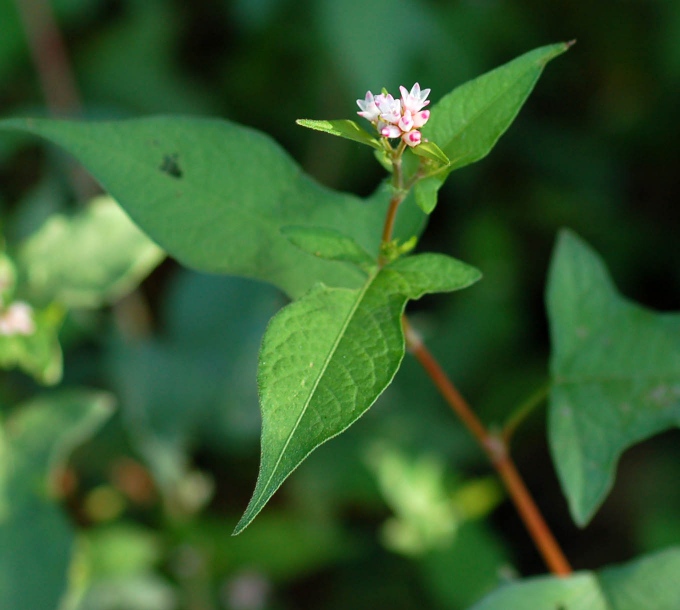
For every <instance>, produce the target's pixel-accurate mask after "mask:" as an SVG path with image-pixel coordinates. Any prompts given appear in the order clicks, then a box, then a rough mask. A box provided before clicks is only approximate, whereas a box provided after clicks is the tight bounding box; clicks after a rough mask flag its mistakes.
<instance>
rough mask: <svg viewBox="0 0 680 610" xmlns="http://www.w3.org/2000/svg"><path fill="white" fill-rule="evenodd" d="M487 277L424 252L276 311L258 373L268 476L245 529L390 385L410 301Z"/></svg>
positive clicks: (263, 475) (240, 525) (259, 485)
mask: <svg viewBox="0 0 680 610" xmlns="http://www.w3.org/2000/svg"><path fill="white" fill-rule="evenodd" d="M479 278H480V273H479V272H478V271H477V270H476V269H474V268H472V267H469V266H468V265H465V264H463V263H461V262H459V261H457V260H455V259H452V258H449V257H446V256H443V255H438V254H420V255H417V256H411V257H407V258H402V259H399V260H398V261H396V262H394V263H393V264H391V265H389V266H387V267H385V268H383V269H382V270H380V271H378V272H375V273H373V274H372V275H371V276H370V277H369V278H368V279H367V280H366V281H365V283H364V285H363V286H362V287H361V288H359V289H355V290H350V289H343V288H328V287H326V286H323V285H318V286H316V287H315V288H314V289H313V290H312V291H310V292H309V293H308V294H306V295H305V296H304V297H303V298H301V299H299V300H297V301H295V302H294V303H292V304H290V305H288V306H287V307H285V308H284V309H282V310H281V311H280V312H279V313H278V314H277V315H276V316H275V317H274V318H273V319H272V321H271V323H270V325H269V327H268V329H267V332H266V334H265V337H264V341H263V344H262V349H261V351H260V366H259V372H258V384H259V389H260V402H261V407H262V420H263V421H262V457H261V463H260V474H259V476H258V480H257V485H256V488H255V492H254V494H253V497H252V499H251V501H250V504H249V505H248V508H247V509H246V512H245V514H244V515H243V517H242V518H241V521H240V522H239V523H238V525H237V526H236V530H235V532H236V533H238V532H240V531H242V530H243V529H244V528H245V527H246V526H247V525H248V524H249V523H250V522H251V521H252V520H253V518H254V517H255V516H256V515H257V513H258V512H259V511H260V510H261V509H262V507H263V506H264V505H265V504H266V502H267V501H268V500H269V498H270V497H271V496H272V494H273V493H274V492H275V491H276V490H277V489H278V488H279V486H280V485H281V483H283V481H284V480H285V478H286V477H287V476H288V475H289V474H290V473H291V472H292V471H293V470H294V469H295V468H296V467H297V466H298V465H299V464H300V463H301V462H302V461H303V460H304V459H305V458H306V457H307V456H308V455H309V454H310V453H311V452H312V451H313V450H314V449H315V448H316V447H318V446H319V445H321V444H322V443H324V442H326V441H327V440H329V439H330V438H332V437H334V436H337V435H338V434H340V433H341V432H343V431H344V430H345V429H347V428H348V427H349V426H350V425H351V424H352V423H353V422H355V421H356V420H357V419H358V418H359V417H361V415H363V413H364V412H365V411H366V410H367V409H368V408H369V407H370V406H371V405H372V404H373V403H374V402H375V400H376V399H377V398H378V396H380V394H381V393H382V392H383V390H384V389H385V388H386V387H387V386H388V385H389V384H390V382H391V381H392V379H393V377H394V375H395V374H396V372H397V370H398V369H399V365H400V364H401V360H402V358H403V356H404V337H403V330H402V324H401V315H402V313H403V311H404V307H405V305H406V302H407V301H408V300H409V299H418V298H420V297H421V296H422V295H423V294H426V293H432V292H449V291H453V290H458V289H460V288H464V287H466V286H469V285H470V284H472V283H473V282H475V281H477V280H478V279H479Z"/></svg>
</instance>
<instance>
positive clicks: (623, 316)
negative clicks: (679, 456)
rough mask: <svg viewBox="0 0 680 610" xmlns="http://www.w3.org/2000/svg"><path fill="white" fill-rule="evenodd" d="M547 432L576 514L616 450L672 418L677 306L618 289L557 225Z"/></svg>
mask: <svg viewBox="0 0 680 610" xmlns="http://www.w3.org/2000/svg"><path fill="white" fill-rule="evenodd" d="M547 306H548V316H549V318H550V329H551V337H552V356H551V373H552V388H551V392H550V416H549V434H550V445H551V450H552V455H553V459H554V461H555V466H556V468H557V472H558V475H559V478H560V482H561V484H562V489H563V490H564V493H565V494H566V496H567V498H568V500H569V506H570V509H571V513H572V516H573V517H574V520H575V521H576V522H577V523H578V524H579V525H585V524H586V523H587V522H588V521H589V520H590V519H591V517H592V516H593V514H594V513H595V511H596V510H597V508H598V507H599V505H600V504H601V503H602V501H603V500H604V498H605V497H606V495H607V493H608V492H609V490H610V488H611V486H612V484H613V482H614V476H615V471H616V464H617V462H618V460H619V457H620V456H621V454H622V452H623V451H624V450H625V449H626V448H628V447H630V446H631V445H633V444H635V443H638V442H640V441H641V440H643V439H645V438H648V437H650V436H652V435H653V434H656V433H658V432H661V431H662V430H666V429H668V428H671V427H674V426H679V425H680V315H678V314H659V313H655V312H652V311H650V310H648V309H645V308H644V307H641V306H639V305H637V304H635V303H632V302H630V301H628V300H627V299H625V298H623V297H621V296H620V295H619V294H618V293H617V292H616V289H615V288H614V286H613V284H612V281H611V279H610V277H609V275H608V273H607V270H606V268H605V266H604V264H603V263H602V261H601V260H600V258H599V257H598V256H597V254H596V253H595V252H594V251H593V250H592V249H591V248H589V247H588V246H587V245H586V244H585V243H584V242H583V241H582V240H580V239H579V238H578V237H576V236H575V235H574V234H572V233H570V232H567V231H564V232H562V233H561V235H560V238H559V241H558V244H557V247H556V251H555V254H554V256H553V261H552V264H551V269H550V275H549V281H548V288H547Z"/></svg>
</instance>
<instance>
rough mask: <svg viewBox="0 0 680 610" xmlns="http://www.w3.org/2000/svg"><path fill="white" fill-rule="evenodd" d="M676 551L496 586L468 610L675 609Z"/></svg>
mask: <svg viewBox="0 0 680 610" xmlns="http://www.w3.org/2000/svg"><path fill="white" fill-rule="evenodd" d="M679 572H680V547H678V548H671V549H669V550H667V551H663V552H661V553H657V554H655V555H650V556H646V557H643V558H641V559H637V560H636V561H633V562H631V563H629V564H627V565H623V566H616V567H611V568H606V569H604V570H602V571H600V572H596V573H593V572H578V573H576V574H573V575H572V576H569V577H567V578H564V577H556V576H550V577H540V578H532V579H528V580H525V581H521V582H517V583H514V584H511V585H507V586H505V587H502V588H501V589H499V590H498V591H495V592H494V593H492V594H491V595H488V596H487V597H486V598H484V599H483V600H482V601H481V602H479V603H478V604H476V605H475V606H474V607H473V608H472V609H471V610H527V609H528V608H545V609H546V610H676V609H677V608H678V600H680V582H679V581H678V573H679Z"/></svg>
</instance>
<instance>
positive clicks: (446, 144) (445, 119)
mask: <svg viewBox="0 0 680 610" xmlns="http://www.w3.org/2000/svg"><path fill="white" fill-rule="evenodd" d="M570 46H571V43H559V44H553V45H548V46H545V47H540V48H538V49H534V50H533V51H529V52H528V53H525V54H524V55H521V56H520V57H518V58H516V59H513V60H512V61H511V62H508V63H507V64H504V65H502V66H500V67H498V68H496V69H495V70H492V71H491V72H487V73H486V74H483V75H482V76H479V77H478V78H475V79H474V80H471V81H468V82H467V83H465V84H463V85H461V86H460V87H457V88H456V89H454V90H453V91H452V92H451V93H449V94H448V95H445V96H444V97H443V98H442V99H441V100H439V102H437V103H436V104H435V105H434V106H433V107H432V113H431V116H430V120H429V121H428V122H427V124H426V125H425V126H424V127H423V129H422V133H423V136H425V137H426V138H427V139H429V140H432V141H433V142H435V143H436V144H437V145H438V146H439V148H441V150H442V151H443V152H444V153H445V155H446V156H447V157H448V158H449V159H450V163H449V164H448V166H446V167H444V168H442V169H440V170H439V172H438V173H437V174H436V175H435V176H433V177H432V178H430V179H429V180H425V181H424V182H423V183H421V184H420V185H416V197H417V199H418V200H419V205H421V207H422V208H423V209H425V210H430V211H431V210H432V209H434V204H435V203H436V194H437V190H438V188H439V187H440V186H441V185H442V184H443V183H444V181H445V180H446V177H447V176H448V175H449V173H450V172H451V171H453V170H454V169H459V168H461V167H464V166H466V165H469V164H470V163H474V162H475V161H479V160H480V159H482V158H483V157H485V156H486V155H487V154H489V152H490V151H491V149H492V148H493V147H494V146H495V145H496V142H497V141H498V139H499V138H500V137H501V136H502V135H503V133H505V131H506V130H507V129H508V127H510V125H511V124H512V122H513V121H514V120H515V117H516V116H517V114H518V113H519V111H520V109H521V108H522V106H523V105H524V102H525V101H526V100H527V98H528V97H529V94H530V93H531V91H532V90H533V88H534V86H535V85H536V82H537V81H538V79H539V77H540V76H541V73H542V72H543V68H545V66H546V64H547V63H548V62H549V61H550V60H551V59H554V58H555V57H557V56H558V55H561V54H562V53H564V52H565V51H566V50H567V49H568V48H569V47H570Z"/></svg>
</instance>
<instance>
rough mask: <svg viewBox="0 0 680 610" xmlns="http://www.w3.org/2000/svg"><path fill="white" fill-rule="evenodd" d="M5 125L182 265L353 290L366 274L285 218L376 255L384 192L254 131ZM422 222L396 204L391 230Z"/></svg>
mask: <svg viewBox="0 0 680 610" xmlns="http://www.w3.org/2000/svg"><path fill="white" fill-rule="evenodd" d="M2 129H6V130H19V131H23V132H28V133H32V134H35V135H38V136H41V137H43V138H46V139H48V140H50V141H52V142H54V143H56V144H58V145H59V146H61V147H63V148H65V149H66V150H67V151H68V152H70V153H71V154H72V155H74V156H75V157H76V158H77V159H78V160H79V161H80V162H81V163H82V164H83V165H84V166H85V167H86V168H87V169H88V170H89V171H90V172H91V173H92V174H93V175H94V177H95V178H97V180H99V182H100V183H101V184H102V186H103V187H104V188H105V189H106V190H107V191H108V192H109V193H110V194H111V196H112V197H113V198H114V199H115V200H116V201H117V202H118V203H119V204H120V205H121V206H122V207H123V208H124V209H125V210H126V212H127V213H128V214H129V215H130V217H131V218H132V220H134V221H135V222H136V223H137V224H138V225H139V227H141V228H142V230H143V231H144V232H145V233H146V234H147V235H149V236H150V237H151V238H152V239H153V240H154V241H155V242H156V243H157V244H159V245H160V246H161V247H162V248H163V249H164V250H165V251H167V252H168V253H169V254H170V255H171V256H173V257H175V258H176V259H177V260H179V261H180V262H181V263H183V264H185V265H187V266H189V267H193V268H195V269H198V270H201V271H207V272H210V273H225V274H230V275H241V276H246V277H252V278H257V279H260V280H263V281H267V282H270V283H272V284H274V285H275V286H278V287H279V288H281V289H282V290H284V291H285V292H286V293H288V294H289V295H290V296H293V297H297V296H300V295H302V294H304V293H305V292H306V291H307V290H309V288H311V287H312V286H313V285H314V284H315V283H316V282H319V281H323V282H324V283H326V284H328V285H331V286H343V287H349V288H357V287H359V286H361V285H362V282H363V279H364V274H363V273H362V272H361V271H360V270H358V269H356V268H355V267H353V266H351V265H347V264H344V263H342V262H339V261H329V260H324V259H322V258H317V257H311V256H309V255H308V254H306V253H305V252H303V251H301V250H300V249H299V248H297V247H295V246H294V245H293V244H291V243H290V241H289V240H288V239H287V238H286V237H284V236H283V235H282V234H281V231H280V229H281V227H283V226H286V225H306V226H316V227H325V228H330V229H335V230H338V231H341V232H342V233H344V234H346V235H348V236H350V237H351V238H352V239H354V240H355V241H356V242H357V243H358V244H360V245H361V246H362V247H363V248H365V249H366V250H367V251H368V252H370V253H372V254H373V255H374V256H377V253H378V247H379V244H380V233H381V230H382V225H383V221H384V218H385V213H386V210H387V206H388V204H389V192H388V189H385V188H381V189H379V190H378V191H377V192H376V193H375V194H374V195H373V196H372V197H369V198H368V199H367V200H362V199H359V198H358V197H354V196H352V195H347V194H342V193H338V192H335V191H332V190H330V189H327V188H325V187H323V186H320V185H319V184H317V183H315V182H314V181H313V180H311V178H309V177H308V176H307V175H306V174H304V173H303V172H302V170H301V169H300V168H299V167H298V165H297V164H296V163H295V162H294V161H293V160H292V159H291V158H290V157H289V156H288V155H287V153H286V152H285V151H284V150H282V149H281V148H280V147H279V146H278V145H277V144H276V143H275V142H273V141H272V140H271V139H270V138H269V137H267V136H265V135H264V134H262V133H259V132H257V131H255V130H253V129H248V128H246V127H242V126H239V125H236V124H234V123H230V122H228V121H222V120H215V119H202V118H185V117H152V118H143V119H134V120H125V121H110V122H78V121H56V120H46V119H7V120H3V121H0V130H2ZM423 224H424V216H423V214H422V212H421V211H420V210H418V209H417V207H416V206H415V205H405V206H403V209H402V210H401V213H400V215H399V218H398V219H397V226H396V229H395V233H396V235H397V236H398V237H401V238H403V239H408V238H409V237H411V236H412V235H414V234H419V233H420V231H421V230H422V227H423Z"/></svg>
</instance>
